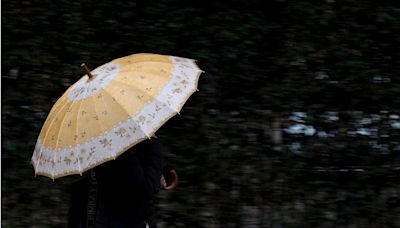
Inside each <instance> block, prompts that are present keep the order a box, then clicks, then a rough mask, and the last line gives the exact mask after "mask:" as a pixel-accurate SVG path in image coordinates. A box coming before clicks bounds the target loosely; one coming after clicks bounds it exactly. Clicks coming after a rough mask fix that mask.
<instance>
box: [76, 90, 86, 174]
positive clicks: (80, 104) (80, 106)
mask: <svg viewBox="0 0 400 228" xmlns="http://www.w3.org/2000/svg"><path fill="white" fill-rule="evenodd" d="M87 91H88V89H87V90H86V93H85V96H86V94H87ZM81 108H82V101H81V102H80V103H79V107H78V112H77V113H76V121H75V123H76V128H75V135H76V136H78V129H79V120H78V119H79V113H80V111H81ZM78 138H79V136H78V137H77V139H78ZM78 145H79V144H77V145H76V146H78ZM77 163H78V167H79V173H80V174H82V173H81V172H82V171H81V164H80V163H79V160H78V162H77Z"/></svg>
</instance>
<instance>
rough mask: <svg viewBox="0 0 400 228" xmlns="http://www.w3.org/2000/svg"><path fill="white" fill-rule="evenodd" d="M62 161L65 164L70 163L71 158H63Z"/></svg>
mask: <svg viewBox="0 0 400 228" xmlns="http://www.w3.org/2000/svg"><path fill="white" fill-rule="evenodd" d="M64 162H65V164H67V165H70V164H71V159H69V158H67V157H66V158H65V159H64Z"/></svg>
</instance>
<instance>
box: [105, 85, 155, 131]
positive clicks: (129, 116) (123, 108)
mask: <svg viewBox="0 0 400 228" xmlns="http://www.w3.org/2000/svg"><path fill="white" fill-rule="evenodd" d="M104 91H106V92H105V94H107V95H108V96H110V97H112V96H111V95H110V93H108V91H107V90H104ZM116 103H117V104H118V105H119V106H120V107H121V109H122V110H124V112H125V113H126V114H127V116H128V118H131V116H132V115H131V114H130V113H129V112H128V110H127V109H126V108H125V107H124V106H123V105H122V104H120V103H118V102H116ZM135 123H136V122H135ZM136 125H137V126H138V127H139V128H140V131H142V132H143V133H144V134H145V135H146V136H147V138H150V135H149V134H147V132H146V131H144V130H143V128H142V127H141V126H140V125H139V124H137V123H136Z"/></svg>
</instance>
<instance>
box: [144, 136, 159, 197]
mask: <svg viewBox="0 0 400 228" xmlns="http://www.w3.org/2000/svg"><path fill="white" fill-rule="evenodd" d="M141 146H143V147H145V148H146V149H143V150H141V151H140V153H139V161H140V163H141V164H142V168H143V174H144V177H145V178H144V188H145V192H146V193H147V198H152V197H153V196H154V194H156V193H157V192H158V190H159V188H160V179H161V175H162V170H163V166H164V157H163V151H162V146H161V143H160V141H159V140H158V139H154V138H152V139H150V140H146V141H145V142H142V145H141Z"/></svg>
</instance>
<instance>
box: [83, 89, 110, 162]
mask: <svg viewBox="0 0 400 228" xmlns="http://www.w3.org/2000/svg"><path fill="white" fill-rule="evenodd" d="M90 98H91V99H92V103H93V104H94V112H95V113H96V115H97V110H98V109H97V105H96V104H97V102H96V101H95V100H94V98H95V96H91V97H90ZM98 122H99V125H100V129H101V130H100V131H101V132H106V129H105V128H104V127H103V123H102V122H101V121H98ZM94 157H95V156H92V157H91V158H90V160H89V161H87V164H88V165H89V164H91V162H92V160H93V158H94Z"/></svg>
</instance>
